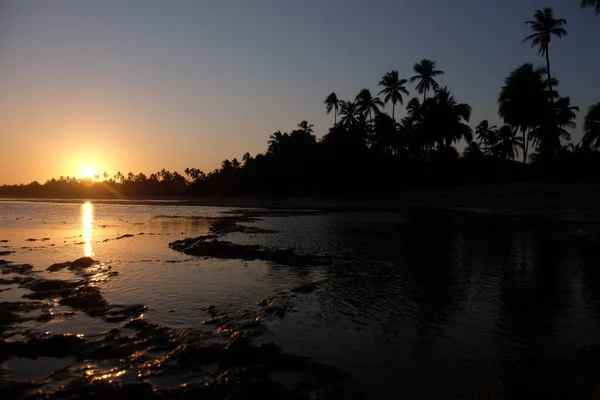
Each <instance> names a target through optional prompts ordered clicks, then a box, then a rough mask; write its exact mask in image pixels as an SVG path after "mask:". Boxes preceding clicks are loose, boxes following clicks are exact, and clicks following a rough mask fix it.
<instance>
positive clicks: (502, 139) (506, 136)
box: [492, 125, 523, 160]
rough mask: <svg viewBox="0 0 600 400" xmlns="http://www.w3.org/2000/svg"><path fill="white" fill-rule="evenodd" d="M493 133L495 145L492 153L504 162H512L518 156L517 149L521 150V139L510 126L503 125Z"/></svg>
mask: <svg viewBox="0 0 600 400" xmlns="http://www.w3.org/2000/svg"><path fill="white" fill-rule="evenodd" d="M495 133H496V137H497V143H496V144H495V145H494V147H493V150H492V153H493V154H495V155H497V156H498V157H500V158H503V159H505V160H514V159H515V158H516V156H518V155H519V148H523V138H521V137H518V136H517V132H516V129H514V128H513V127H511V126H510V125H503V126H502V127H501V128H500V129H497V130H496V132H495Z"/></svg>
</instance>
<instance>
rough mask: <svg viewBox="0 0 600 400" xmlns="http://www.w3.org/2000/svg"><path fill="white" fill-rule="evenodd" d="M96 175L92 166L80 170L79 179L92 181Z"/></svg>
mask: <svg viewBox="0 0 600 400" xmlns="http://www.w3.org/2000/svg"><path fill="white" fill-rule="evenodd" d="M95 175H96V169H95V168H94V167H92V166H89V165H88V166H85V167H83V168H81V177H82V178H83V179H94V176H95Z"/></svg>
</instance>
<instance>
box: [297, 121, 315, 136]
mask: <svg viewBox="0 0 600 400" xmlns="http://www.w3.org/2000/svg"><path fill="white" fill-rule="evenodd" d="M298 128H300V129H302V131H303V132H304V133H306V134H308V135H310V134H312V133H313V124H309V123H308V122H307V121H302V122H300V123H299V124H298Z"/></svg>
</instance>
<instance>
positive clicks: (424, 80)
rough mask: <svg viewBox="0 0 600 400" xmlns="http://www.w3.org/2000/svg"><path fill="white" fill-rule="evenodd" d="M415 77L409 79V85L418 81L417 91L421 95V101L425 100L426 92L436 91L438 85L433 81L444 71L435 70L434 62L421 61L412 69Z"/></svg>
mask: <svg viewBox="0 0 600 400" xmlns="http://www.w3.org/2000/svg"><path fill="white" fill-rule="evenodd" d="M413 70H414V71H415V74H416V75H415V76H413V77H412V78H410V83H413V82H416V81H419V83H418V84H417V87H416V89H417V91H418V92H419V93H422V94H423V101H425V99H427V92H428V91H429V90H432V89H433V90H437V88H438V87H439V85H438V83H437V82H436V80H435V79H434V78H435V77H436V76H440V75H442V74H443V73H444V71H439V70H437V69H435V61H432V60H428V59H423V60H421V62H420V63H416V64H415V65H414V67H413Z"/></svg>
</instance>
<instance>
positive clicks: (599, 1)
mask: <svg viewBox="0 0 600 400" xmlns="http://www.w3.org/2000/svg"><path fill="white" fill-rule="evenodd" d="M585 7H594V8H595V9H596V15H598V14H600V0H582V1H581V8H585Z"/></svg>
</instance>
